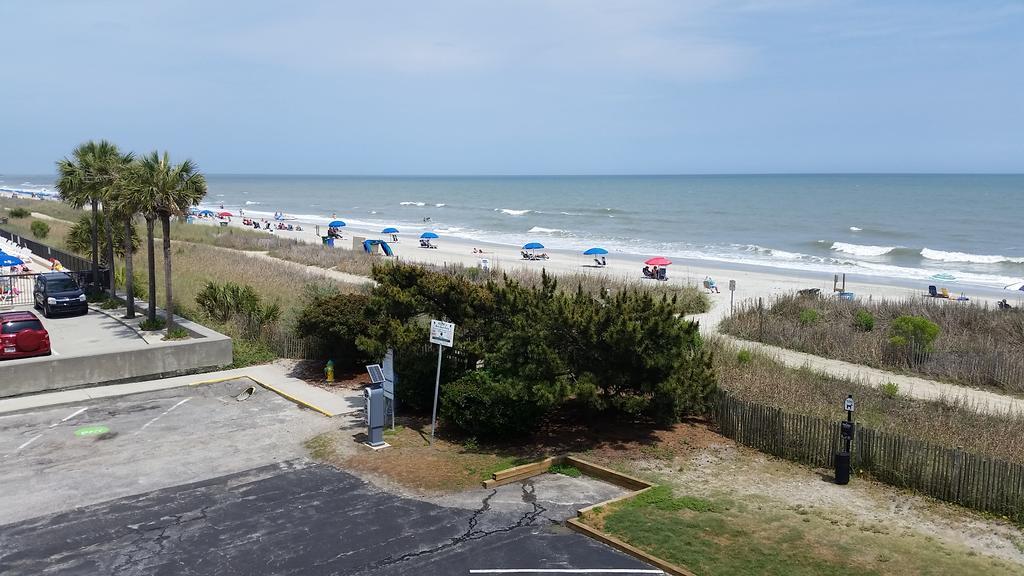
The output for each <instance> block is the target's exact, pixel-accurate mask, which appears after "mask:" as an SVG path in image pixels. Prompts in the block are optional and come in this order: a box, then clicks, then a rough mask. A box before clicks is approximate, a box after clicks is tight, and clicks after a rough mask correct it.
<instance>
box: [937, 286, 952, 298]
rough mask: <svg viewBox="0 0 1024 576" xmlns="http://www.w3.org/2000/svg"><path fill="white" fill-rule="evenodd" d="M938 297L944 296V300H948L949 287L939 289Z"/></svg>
mask: <svg viewBox="0 0 1024 576" xmlns="http://www.w3.org/2000/svg"><path fill="white" fill-rule="evenodd" d="M939 298H945V299H946V300H949V298H950V296H949V289H948V288H943V289H942V290H939Z"/></svg>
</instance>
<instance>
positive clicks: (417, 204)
mask: <svg viewBox="0 0 1024 576" xmlns="http://www.w3.org/2000/svg"><path fill="white" fill-rule="evenodd" d="M398 204H399V205H401V206H426V205H427V203H426V202H399V203H398Z"/></svg>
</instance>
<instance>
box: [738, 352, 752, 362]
mask: <svg viewBox="0 0 1024 576" xmlns="http://www.w3.org/2000/svg"><path fill="white" fill-rule="evenodd" d="M752 359H753V356H752V355H751V354H750V350H740V351H739V352H737V353H736V362H737V363H739V364H750V361H751V360H752Z"/></svg>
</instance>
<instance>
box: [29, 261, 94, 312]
mask: <svg viewBox="0 0 1024 576" xmlns="http://www.w3.org/2000/svg"><path fill="white" fill-rule="evenodd" d="M33 294H34V296H33V298H34V305H35V308H36V310H42V311H43V316H46V317H47V318H49V317H50V316H51V315H53V314H63V313H67V312H80V313H82V314H87V313H88V312H89V303H88V302H86V301H85V292H83V291H82V288H81V287H80V286H79V285H78V282H75V279H74V278H72V277H71V276H69V275H68V274H66V273H64V272H44V273H42V274H40V275H38V276H36V288H35V291H34V293H33Z"/></svg>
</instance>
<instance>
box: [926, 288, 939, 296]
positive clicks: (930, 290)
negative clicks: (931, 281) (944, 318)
mask: <svg viewBox="0 0 1024 576" xmlns="http://www.w3.org/2000/svg"><path fill="white" fill-rule="evenodd" d="M928 295H929V296H931V297H932V298H938V297H939V289H938V288H936V287H935V286H929V287H928Z"/></svg>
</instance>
